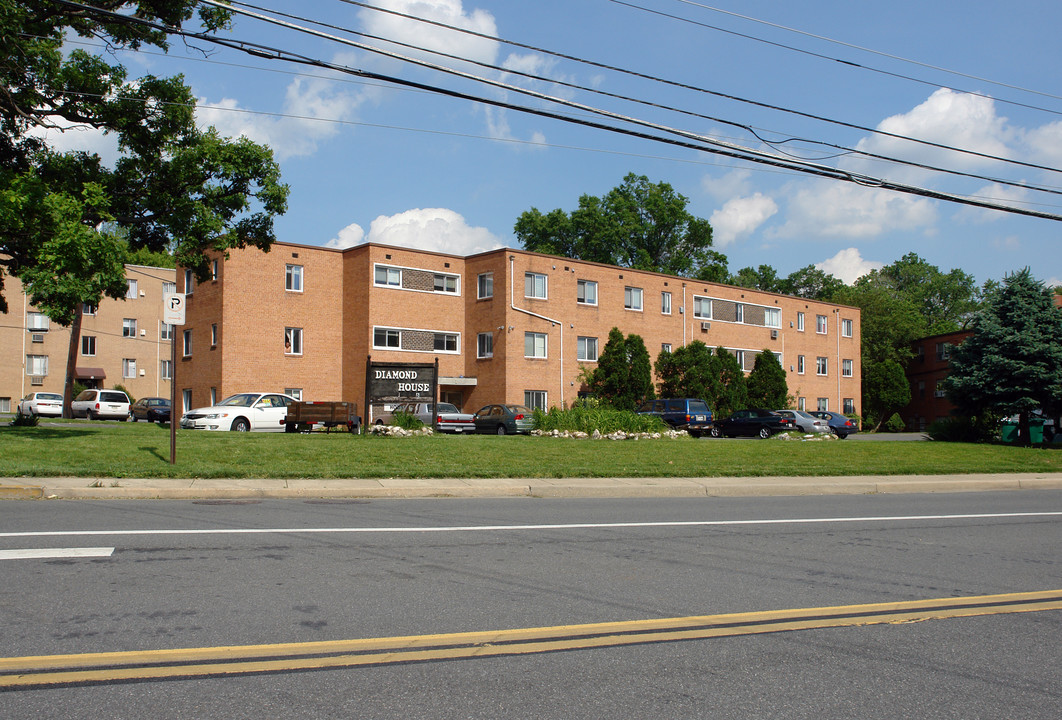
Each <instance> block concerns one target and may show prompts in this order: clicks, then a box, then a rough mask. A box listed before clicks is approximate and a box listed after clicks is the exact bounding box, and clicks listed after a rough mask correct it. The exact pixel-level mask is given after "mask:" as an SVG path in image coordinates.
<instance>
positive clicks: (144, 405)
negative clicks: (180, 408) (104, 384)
mask: <svg viewBox="0 0 1062 720" xmlns="http://www.w3.org/2000/svg"><path fill="white" fill-rule="evenodd" d="M129 416H130V417H132V418H133V422H136V421H137V420H147V421H148V422H158V423H164V422H169V421H170V399H169V398H160V397H146V398H140V399H139V400H137V401H136V402H135V403H133V404H132V406H131V407H130V408H129Z"/></svg>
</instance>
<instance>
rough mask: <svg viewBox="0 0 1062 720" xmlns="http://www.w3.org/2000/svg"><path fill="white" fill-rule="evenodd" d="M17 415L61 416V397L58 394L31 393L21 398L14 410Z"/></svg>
mask: <svg viewBox="0 0 1062 720" xmlns="http://www.w3.org/2000/svg"><path fill="white" fill-rule="evenodd" d="M15 412H16V413H18V414H19V415H46V416H48V417H62V416H63V396H62V395H60V394H59V393H50V392H32V393H30V394H29V395H27V396H26V397H24V398H22V399H21V400H20V401H19V403H18V409H17V410H15Z"/></svg>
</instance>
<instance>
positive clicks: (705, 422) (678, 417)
mask: <svg viewBox="0 0 1062 720" xmlns="http://www.w3.org/2000/svg"><path fill="white" fill-rule="evenodd" d="M638 414H639V415H656V416H657V417H658V418H660V419H661V420H663V421H664V422H666V423H667V424H668V425H670V426H671V427H673V428H675V429H676V430H685V431H686V432H688V433H689V434H690V435H692V436H693V437H700V436H701V435H706V434H708V433H710V432H711V431H712V411H711V410H710V409H709V408H708V403H706V402H705V401H704V400H701V399H700V398H672V399H667V400H650V401H649V402H647V403H645V404H644V405H642V406H641V407H640V408H638Z"/></svg>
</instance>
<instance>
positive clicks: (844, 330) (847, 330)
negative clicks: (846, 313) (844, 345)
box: [841, 320, 852, 337]
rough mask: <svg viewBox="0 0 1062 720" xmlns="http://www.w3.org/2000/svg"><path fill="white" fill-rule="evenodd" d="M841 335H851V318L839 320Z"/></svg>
mask: <svg viewBox="0 0 1062 720" xmlns="http://www.w3.org/2000/svg"><path fill="white" fill-rule="evenodd" d="M841 337H852V321H851V320H841Z"/></svg>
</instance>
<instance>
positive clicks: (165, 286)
mask: <svg viewBox="0 0 1062 720" xmlns="http://www.w3.org/2000/svg"><path fill="white" fill-rule="evenodd" d="M175 292H177V283H175V282H169V281H168V280H167V281H164V282H163V283H162V294H163V295H168V294H172V293H175Z"/></svg>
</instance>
